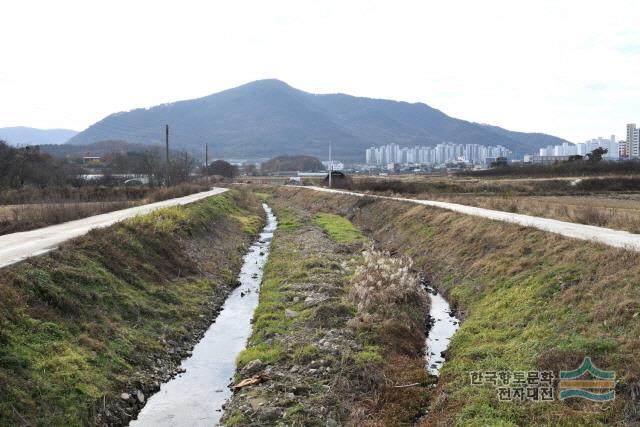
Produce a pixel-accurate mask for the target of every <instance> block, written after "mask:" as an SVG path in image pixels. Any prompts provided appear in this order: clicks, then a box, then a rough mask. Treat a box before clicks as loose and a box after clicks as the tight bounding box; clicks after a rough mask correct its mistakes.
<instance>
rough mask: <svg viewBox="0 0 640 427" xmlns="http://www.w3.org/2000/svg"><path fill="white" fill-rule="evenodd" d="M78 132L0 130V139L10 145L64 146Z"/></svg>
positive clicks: (15, 128) (17, 128)
mask: <svg viewBox="0 0 640 427" xmlns="http://www.w3.org/2000/svg"><path fill="white" fill-rule="evenodd" d="M77 133H78V132H77V131H75V130H71V129H36V128H28V127H24V126H16V127H8V128H0V139H1V140H4V141H6V142H8V143H9V144H11V145H44V144H64V143H65V142H67V141H68V140H69V139H70V138H71V137H73V136H74V135H76V134H77Z"/></svg>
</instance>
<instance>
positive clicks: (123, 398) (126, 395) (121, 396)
mask: <svg viewBox="0 0 640 427" xmlns="http://www.w3.org/2000/svg"><path fill="white" fill-rule="evenodd" d="M120 399H122V400H129V399H131V395H130V394H129V393H122V394H121V395H120Z"/></svg>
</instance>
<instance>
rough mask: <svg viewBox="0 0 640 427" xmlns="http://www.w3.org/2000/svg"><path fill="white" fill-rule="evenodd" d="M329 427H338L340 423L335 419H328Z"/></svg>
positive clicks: (327, 424)
mask: <svg viewBox="0 0 640 427" xmlns="http://www.w3.org/2000/svg"><path fill="white" fill-rule="evenodd" d="M325 425H326V426H327V427H338V422H337V421H336V420H334V419H333V418H328V419H327V423H326V424H325Z"/></svg>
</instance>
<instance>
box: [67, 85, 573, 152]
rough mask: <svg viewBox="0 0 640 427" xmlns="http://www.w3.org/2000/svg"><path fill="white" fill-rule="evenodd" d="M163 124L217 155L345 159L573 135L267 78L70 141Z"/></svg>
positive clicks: (155, 129) (124, 136) (110, 121)
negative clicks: (384, 149)
mask: <svg viewBox="0 0 640 427" xmlns="http://www.w3.org/2000/svg"><path fill="white" fill-rule="evenodd" d="M165 124H169V125H170V129H171V136H170V141H171V144H172V145H173V148H174V149H180V150H188V151H191V152H195V153H202V152H203V151H204V144H205V143H209V145H210V149H211V150H212V152H213V153H214V155H215V156H219V157H225V158H249V159H250V158H261V157H273V156H275V155H278V154H309V155H315V156H320V157H326V152H327V147H328V141H329V140H331V141H332V142H333V148H334V153H335V156H336V158H339V159H341V160H345V161H363V160H364V150H365V149H366V148H368V147H371V146H379V145H384V144H388V143H392V142H393V143H397V144H400V145H407V146H413V145H435V144H437V143H441V142H454V143H461V144H471V143H477V144H483V145H504V146H506V147H508V148H510V149H511V150H513V151H514V153H515V154H516V155H519V156H520V155H522V154H525V153H527V152H533V151H536V150H537V149H538V148H539V147H543V146H547V145H549V144H561V143H563V142H567V141H566V140H564V139H561V138H557V137H554V136H551V135H546V134H542V133H524V132H513V131H509V130H506V129H502V128H499V127H497V126H489V127H488V128H487V127H485V125H480V124H478V123H473V122H469V121H466V120H461V119H457V118H453V117H450V116H448V115H447V114H445V113H444V112H442V111H440V110H438V109H435V108H433V107H431V106H429V105H427V104H425V103H422V102H417V103H409V102H405V101H392V100H385V99H378V98H366V97H355V96H352V95H347V94H344V93H333V94H312V93H308V92H304V91H301V90H299V89H296V88H293V87H292V86H290V85H288V84H287V83H285V82H282V81H280V80H276V79H267V80H257V81H254V82H250V83H247V84H244V85H241V86H238V87H235V88H231V89H226V90H224V91H221V92H218V93H214V94H211V95H207V96H204V97H201V98H196V99H191V100H181V101H176V102H172V103H165V104H160V105H157V106H154V107H150V108H138V109H134V110H130V111H127V112H118V113H113V114H111V115H109V116H107V117H105V118H104V119H102V120H100V121H98V122H96V123H95V124H93V125H91V126H89V127H88V128H87V129H86V130H84V131H82V132H80V133H78V134H77V135H75V136H74V137H72V138H71V139H70V140H69V143H72V144H87V143H92V142H97V141H100V140H105V139H121V140H126V141H128V142H131V143H146V144H148V143H156V144H157V143H162V142H163V141H164V125H165Z"/></svg>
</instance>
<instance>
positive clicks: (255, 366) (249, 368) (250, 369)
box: [242, 359, 264, 375]
mask: <svg viewBox="0 0 640 427" xmlns="http://www.w3.org/2000/svg"><path fill="white" fill-rule="evenodd" d="M263 369H264V363H262V360H260V359H254V360H252V361H250V362H249V363H247V364H246V365H245V366H244V368H242V372H243V373H244V374H245V375H253V374H256V373H258V372H260V371H261V370H263Z"/></svg>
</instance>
